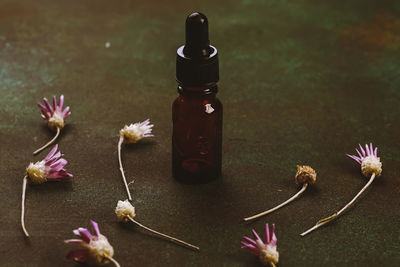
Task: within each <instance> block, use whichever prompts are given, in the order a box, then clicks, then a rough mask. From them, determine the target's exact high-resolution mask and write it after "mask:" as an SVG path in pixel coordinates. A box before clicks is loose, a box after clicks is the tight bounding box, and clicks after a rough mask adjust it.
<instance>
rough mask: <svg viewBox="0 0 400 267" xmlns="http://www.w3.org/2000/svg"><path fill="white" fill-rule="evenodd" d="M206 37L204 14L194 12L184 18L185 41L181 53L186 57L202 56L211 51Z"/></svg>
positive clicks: (206, 25)
mask: <svg viewBox="0 0 400 267" xmlns="http://www.w3.org/2000/svg"><path fill="white" fill-rule="evenodd" d="M212 51H213V49H212V48H211V47H210V40H209V39H208V20H207V17H206V16H205V15H204V14H201V13H199V12H194V13H192V14H190V15H189V16H188V17H187V18H186V43H185V47H184V48H183V54H184V55H185V57H187V58H204V57H208V56H209V55H210V54H211V53H212Z"/></svg>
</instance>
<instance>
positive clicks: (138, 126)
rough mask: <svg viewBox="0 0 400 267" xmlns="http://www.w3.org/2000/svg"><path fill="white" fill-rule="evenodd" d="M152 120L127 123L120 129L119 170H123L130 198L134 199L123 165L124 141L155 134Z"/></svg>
mask: <svg viewBox="0 0 400 267" xmlns="http://www.w3.org/2000/svg"><path fill="white" fill-rule="evenodd" d="M149 123H150V120H149V119H147V120H145V121H144V122H137V123H135V124H131V125H129V126H128V125H125V126H124V128H122V129H121V130H120V131H119V134H120V137H119V142H118V161H119V170H120V171H121V175H122V180H123V181H124V184H125V188H126V192H127V193H128V199H129V200H132V196H131V193H130V192H129V188H128V184H127V182H126V177H125V172H124V168H123V167H122V160H121V146H122V143H123V142H124V141H125V142H126V143H128V144H133V143H137V142H138V141H140V140H141V139H143V138H145V137H152V136H154V135H152V134H151V130H152V129H151V128H153V126H154V125H153V124H149Z"/></svg>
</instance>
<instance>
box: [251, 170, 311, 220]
mask: <svg viewBox="0 0 400 267" xmlns="http://www.w3.org/2000/svg"><path fill="white" fill-rule="evenodd" d="M316 180H317V173H316V172H315V171H314V169H313V168H311V167H310V166H299V165H297V173H296V175H295V181H296V184H297V185H302V188H301V189H300V191H299V192H297V193H296V194H295V195H294V196H292V197H291V198H289V199H288V200H286V201H285V202H283V203H281V204H279V205H278V206H276V207H274V208H272V209H269V210H267V211H263V212H261V213H259V214H256V215H254V216H251V217H247V218H244V219H243V220H244V221H246V222H247V221H251V220H254V219H257V218H259V217H261V216H264V215H267V214H269V213H271V212H273V211H275V210H277V209H279V208H282V207H283V206H285V205H286V204H289V203H290V202H292V201H293V200H295V199H296V198H298V197H299V196H300V195H301V194H302V193H303V192H304V191H305V190H306V189H307V186H308V185H309V184H310V185H312V184H314V183H315V182H316Z"/></svg>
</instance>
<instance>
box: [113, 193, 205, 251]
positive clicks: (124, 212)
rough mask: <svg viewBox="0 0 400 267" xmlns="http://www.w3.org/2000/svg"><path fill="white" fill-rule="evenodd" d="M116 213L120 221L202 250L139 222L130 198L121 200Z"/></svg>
mask: <svg viewBox="0 0 400 267" xmlns="http://www.w3.org/2000/svg"><path fill="white" fill-rule="evenodd" d="M115 214H116V215H117V218H118V221H120V222H128V221H131V222H133V223H134V224H136V225H138V226H140V227H142V228H143V229H145V230H147V231H149V232H151V233H153V234H156V235H158V236H160V237H162V238H164V239H167V240H169V241H171V242H174V243H177V244H180V245H184V246H186V247H188V248H191V249H195V250H200V248H199V247H197V246H194V245H192V244H189V243H187V242H185V241H182V240H180V239H177V238H174V237H171V236H168V235H166V234H163V233H160V232H158V231H155V230H153V229H151V228H149V227H147V226H144V225H143V224H141V223H139V222H138V221H137V220H135V217H136V213H135V207H133V206H132V204H131V203H130V202H129V200H125V201H121V200H119V201H118V203H117V207H116V208H115Z"/></svg>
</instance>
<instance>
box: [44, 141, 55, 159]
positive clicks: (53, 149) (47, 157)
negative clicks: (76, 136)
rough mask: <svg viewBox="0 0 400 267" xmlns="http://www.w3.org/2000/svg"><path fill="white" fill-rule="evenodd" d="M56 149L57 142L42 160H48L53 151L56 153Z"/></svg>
mask: <svg viewBox="0 0 400 267" xmlns="http://www.w3.org/2000/svg"><path fill="white" fill-rule="evenodd" d="M57 149H58V144H56V145H54V146H53V148H52V149H51V150H50V152H49V154H47V156H46V157H45V158H44V161H48V160H49V159H50V158H51V157H53V155H54V153H56V151H57Z"/></svg>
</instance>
